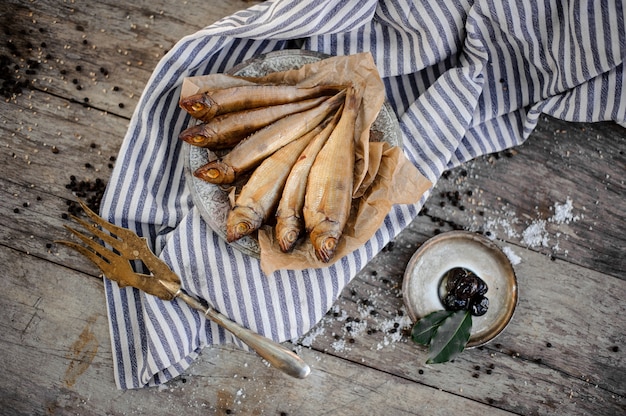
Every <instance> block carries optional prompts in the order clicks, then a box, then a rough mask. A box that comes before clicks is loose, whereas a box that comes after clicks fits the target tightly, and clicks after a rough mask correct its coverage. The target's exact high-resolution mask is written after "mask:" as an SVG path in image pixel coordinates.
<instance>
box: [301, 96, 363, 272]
mask: <svg viewBox="0 0 626 416" xmlns="http://www.w3.org/2000/svg"><path fill="white" fill-rule="evenodd" d="M360 103H361V96H360V94H358V93H357V91H356V89H355V88H354V87H349V88H348V93H347V96H346V100H345V106H344V109H343V112H342V114H341V119H340V120H339V122H338V123H337V126H336V127H335V129H334V130H333V132H332V133H331V135H330V137H329V138H328V140H327V141H326V143H325V144H324V146H323V147H322V149H321V150H320V152H319V153H318V155H317V157H316V158H315V161H314V162H313V165H312V166H311V171H310V172H309V177H308V181H307V188H306V194H305V202H304V208H303V215H304V222H305V227H306V230H307V232H308V233H309V237H310V239H311V243H312V244H313V248H314V249H315V254H316V256H317V258H318V259H319V260H321V261H323V262H325V263H328V262H329V261H330V259H331V258H332V257H333V255H334V254H335V251H336V249H337V244H338V243H339V239H340V238H341V235H342V234H343V229H344V227H345V225H346V223H347V221H348V217H349V215H350V209H351V205H352V188H353V184H354V162H355V143H354V140H355V139H354V134H355V123H356V118H357V114H358V111H359V107H360Z"/></svg>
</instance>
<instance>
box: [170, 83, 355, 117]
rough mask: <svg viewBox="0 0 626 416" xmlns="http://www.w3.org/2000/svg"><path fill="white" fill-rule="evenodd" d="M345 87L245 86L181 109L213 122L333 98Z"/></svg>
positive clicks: (184, 102) (186, 102)
mask: <svg viewBox="0 0 626 416" xmlns="http://www.w3.org/2000/svg"><path fill="white" fill-rule="evenodd" d="M342 88H343V87H342V86H336V85H334V86H333V85H318V86H314V87H306V88H303V87H298V86H294V85H244V86H239V87H228V88H221V89H214V90H210V91H206V92H202V93H198V94H194V95H190V96H188V97H185V98H182V99H181V100H180V101H179V105H180V107H181V108H182V109H184V110H185V111H187V112H188V113H189V114H190V115H191V116H192V117H194V118H196V119H198V120H202V121H205V122H206V121H209V120H211V119H212V118H213V117H215V116H218V115H220V114H225V113H230V112H234V111H242V110H249V109H252V108H258V107H267V106H271V105H279V104H287V103H290V102H294V101H300V100H306V99H309V98H316V97H320V96H324V95H331V94H333V93H336V92H337V91H339V90H341V89H342Z"/></svg>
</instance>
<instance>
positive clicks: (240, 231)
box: [237, 222, 250, 234]
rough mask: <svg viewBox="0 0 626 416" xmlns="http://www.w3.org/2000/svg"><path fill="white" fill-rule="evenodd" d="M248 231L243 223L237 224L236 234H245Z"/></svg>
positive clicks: (247, 227) (246, 225)
mask: <svg viewBox="0 0 626 416" xmlns="http://www.w3.org/2000/svg"><path fill="white" fill-rule="evenodd" d="M249 229H250V227H249V226H248V224H246V223H245V222H240V223H239V224H237V233H238V234H243V233H246V232H248V230H249Z"/></svg>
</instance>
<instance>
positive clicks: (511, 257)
mask: <svg viewBox="0 0 626 416" xmlns="http://www.w3.org/2000/svg"><path fill="white" fill-rule="evenodd" d="M502 251H503V252H504V254H506V256H507V258H508V259H509V261H510V262H511V264H512V265H514V266H515V265H516V264H520V263H521V262H522V258H521V257H520V256H518V255H517V254H515V252H514V251H513V249H512V248H511V247H503V248H502Z"/></svg>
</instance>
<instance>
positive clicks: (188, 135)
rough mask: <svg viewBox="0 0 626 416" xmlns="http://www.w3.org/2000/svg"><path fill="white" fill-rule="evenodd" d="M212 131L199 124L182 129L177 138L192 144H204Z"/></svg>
mask: <svg viewBox="0 0 626 416" xmlns="http://www.w3.org/2000/svg"><path fill="white" fill-rule="evenodd" d="M211 133H212V131H211V130H210V129H206V128H205V126H204V125H202V124H199V125H197V126H193V127H189V128H188V129H185V130H183V131H182V132H181V133H180V134H179V135H178V138H179V139H180V140H183V141H185V142H187V143H189V144H191V145H193V146H200V147H202V146H205V145H206V144H207V143H208V142H209V139H210V136H211Z"/></svg>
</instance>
